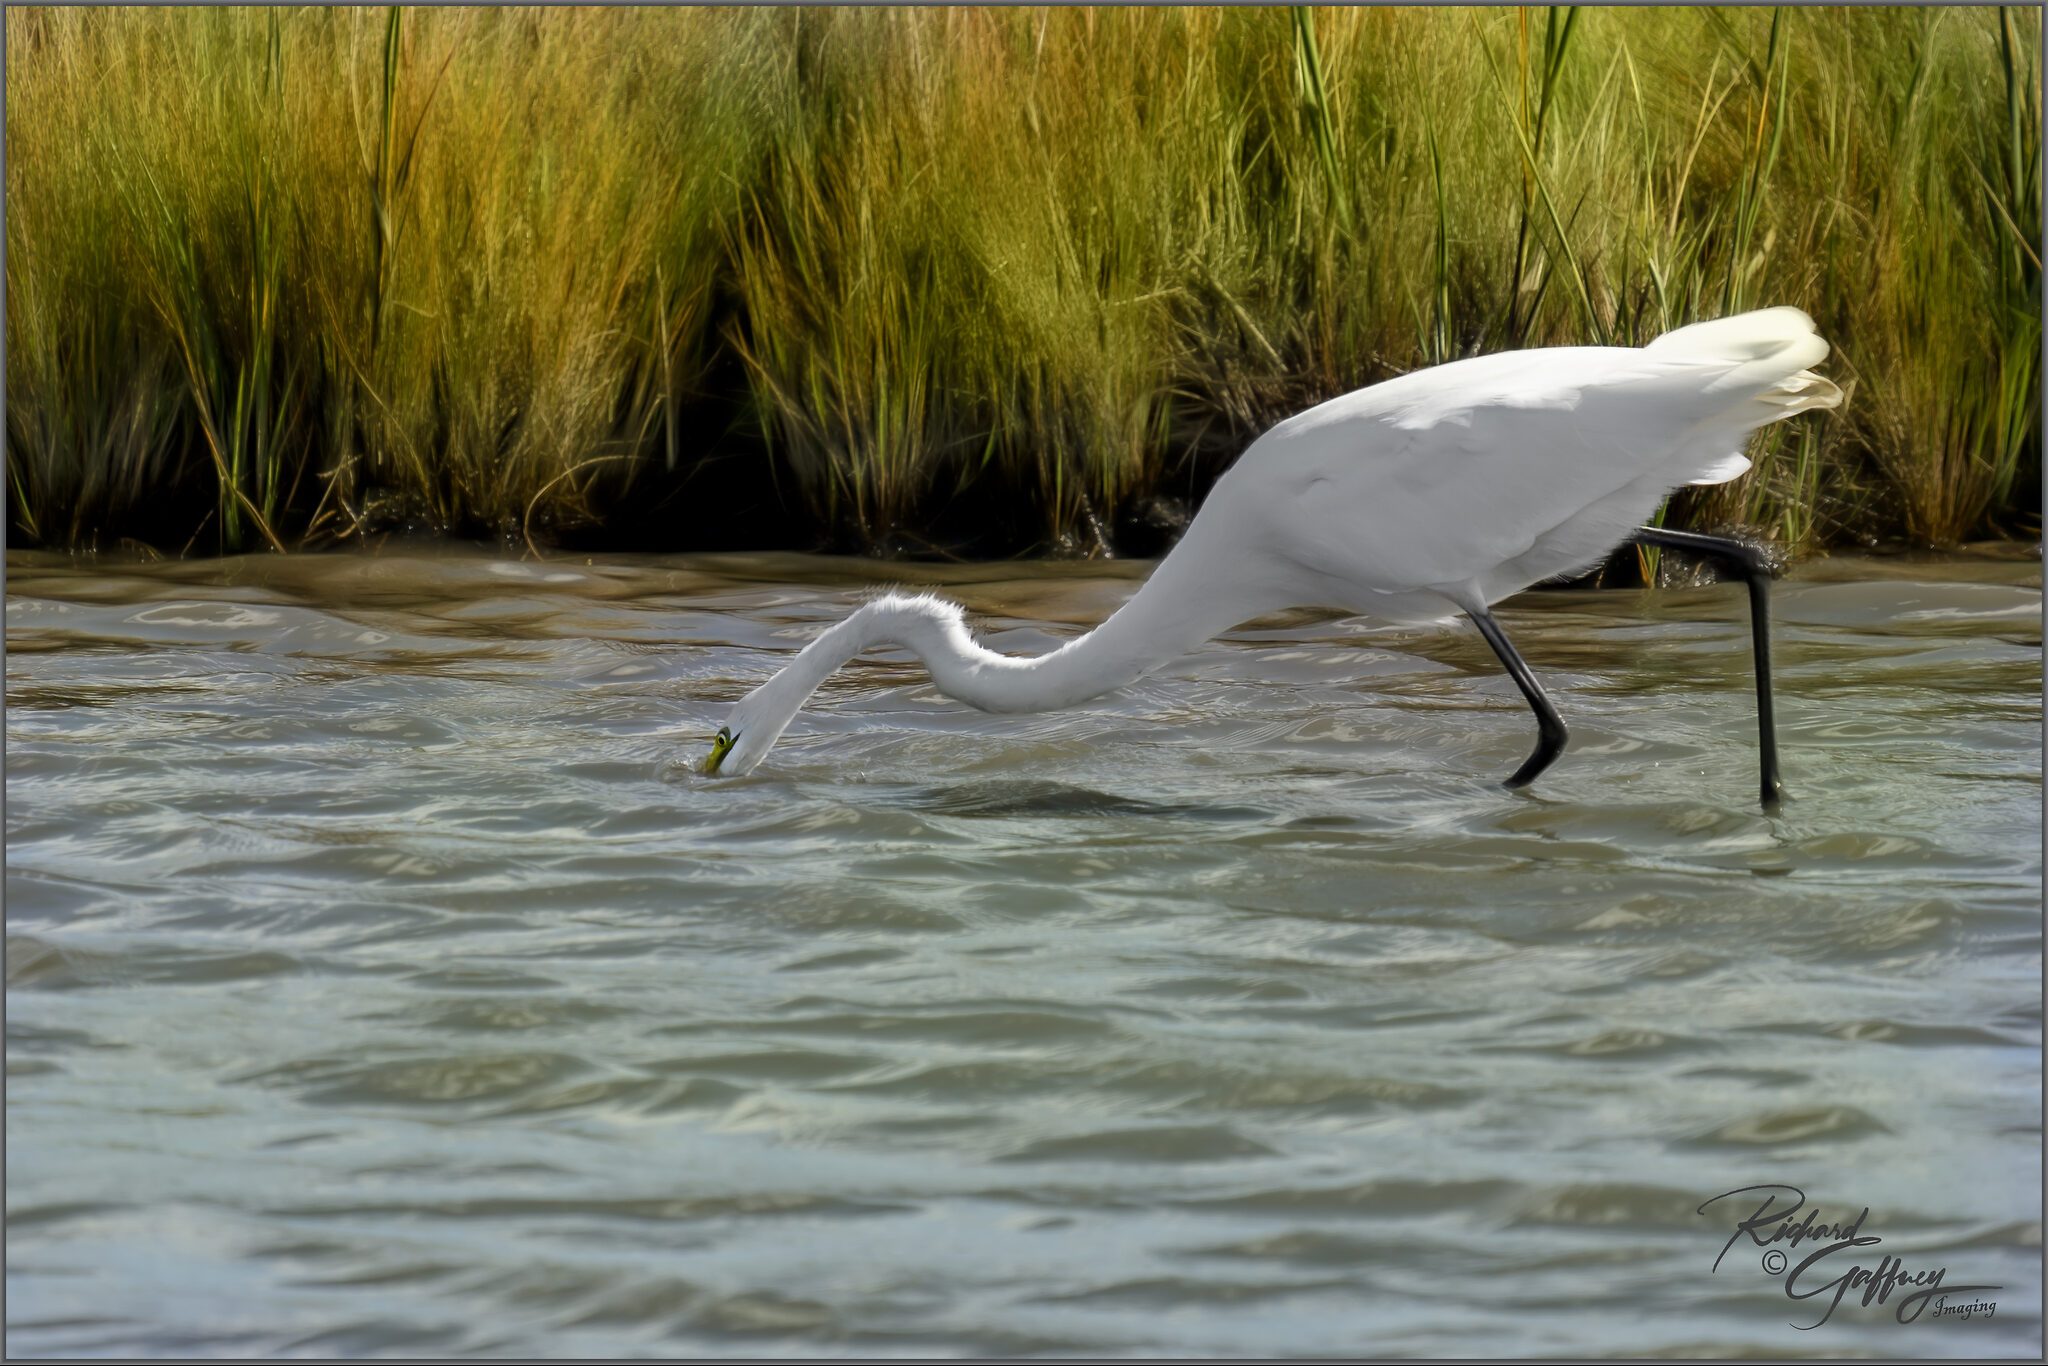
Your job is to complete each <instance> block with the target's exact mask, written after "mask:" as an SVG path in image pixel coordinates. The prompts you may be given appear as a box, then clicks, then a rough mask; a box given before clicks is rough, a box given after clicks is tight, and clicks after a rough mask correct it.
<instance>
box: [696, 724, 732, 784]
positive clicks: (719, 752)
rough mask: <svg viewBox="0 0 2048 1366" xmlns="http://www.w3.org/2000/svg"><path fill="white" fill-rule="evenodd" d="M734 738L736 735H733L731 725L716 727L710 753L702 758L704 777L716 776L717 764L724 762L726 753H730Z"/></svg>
mask: <svg viewBox="0 0 2048 1366" xmlns="http://www.w3.org/2000/svg"><path fill="white" fill-rule="evenodd" d="M735 738H737V737H735V736H734V735H733V733H732V728H731V727H729V726H720V727H719V728H718V734H717V735H716V736H714V737H713V738H712V741H711V754H710V756H709V757H708V758H706V759H705V760H704V776H705V777H707V778H715V777H717V776H718V766H719V765H720V764H722V763H724V762H725V756H726V755H728V754H730V753H732V744H733V741H734V739H735Z"/></svg>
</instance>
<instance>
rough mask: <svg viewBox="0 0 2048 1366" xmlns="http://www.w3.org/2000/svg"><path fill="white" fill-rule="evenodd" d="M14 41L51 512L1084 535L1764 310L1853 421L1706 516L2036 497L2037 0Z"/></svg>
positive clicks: (855, 19) (11, 504)
mask: <svg viewBox="0 0 2048 1366" xmlns="http://www.w3.org/2000/svg"><path fill="white" fill-rule="evenodd" d="M6 23H7V38H8V51H9V63H8V76H7V91H6V99H7V114H8V126H7V139H8V147H7V150H8V165H7V202H8V209H9V211H8V215H7V234H8V237H7V247H8V255H7V327H8V352H7V378H6V383H7V399H8V403H7V427H6V433H7V434H6V468H7V482H8V496H7V504H8V514H9V517H10V519H11V523H12V526H13V529H14V533H15V536H16V539H17V540H34V541H39V542H42V543H46V544H53V545H92V544H100V545H111V544H113V543H115V542H116V541H117V540H119V539H120V538H122V537H123V536H139V537H143V538H145V539H149V540H152V541H154V542H156V543H158V544H164V545H167V546H168V547H169V548H179V547H182V546H185V545H187V544H190V545H192V546H194V547H195V548H206V549H243V548H257V547H263V546H273V547H282V546H288V545H292V544H298V543H303V542H306V541H309V540H310V541H312V542H315V543H324V542H327V541H329V540H332V539H336V538H339V539H348V538H352V537H355V536H359V535H362V534H365V533H367V532H369V531H372V530H375V529H378V528H382V527H390V526H403V525H413V526H425V527H435V528H440V529H444V530H448V531H454V532H458V533H463V534H473V535H495V536H504V537H510V538H514V539H515V540H517V541H519V542H520V543H522V544H525V543H531V544H534V545H538V544H540V543H541V541H543V540H545V539H547V538H548V537H550V536H564V535H570V534H575V533H576V529H577V528H578V527H579V526H580V527H584V528H586V529H595V530H597V531H599V532H601V531H602V530H603V528H604V527H606V526H607V525H611V526H616V527H619V528H622V529H623V528H630V530H622V531H621V533H620V534H622V535H630V536H632V537H633V538H635V539H636V540H637V541H638V542H639V543H646V544H657V545H667V546H688V545H694V544H706V543H713V542H716V543H721V544H730V543H734V542H735V541H745V540H747V539H749V538H750V537H751V538H753V539H756V540H771V539H772V540H780V541H782V542H785V543H786V542H787V541H788V540H789V539H790V535H789V531H788V524H789V523H794V524H796V525H797V526H800V527H804V528H809V529H810V530H811V531H812V532H814V533H815V534H816V536H817V537H818V538H819V539H820V541H821V542H822V543H834V544H839V545H843V546H850V547H873V546H879V545H889V544H901V543H903V542H904V541H905V540H906V538H908V539H911V540H915V539H916V537H917V536H919V535H920V534H938V533H937V532H936V531H935V530H934V529H935V528H940V527H951V528H952V530H951V531H949V532H947V533H946V534H948V535H956V536H957V535H958V534H959V525H958V524H959V521H960V518H961V516H963V515H966V514H962V513H959V512H956V511H949V508H952V509H972V510H973V511H972V517H973V518H975V519H979V522H980V523H982V524H985V526H986V527H987V528H988V534H987V535H986V536H984V537H983V538H982V539H981V541H980V542H979V543H978V544H975V545H973V546H972V547H971V548H975V549H980V550H990V549H1005V548H1007V549H1021V548H1027V547H1029V546H1031V545H1037V546H1039V547H1047V546H1067V547H1071V548H1074V549H1077V550H1083V551H1092V550H1097V549H1100V548H1103V547H1104V546H1106V545H1108V544H1111V543H1113V542H1114V540H1115V539H1116V535H1117V530H1116V528H1117V526H1118V518H1119V516H1120V515H1121V514H1122V513H1123V512H1124V511H1125V510H1127V509H1129V508H1132V507H1133V506H1135V505H1136V504H1137V503H1138V501H1139V500H1141V499H1143V498H1145V497H1147V496H1149V495H1153V494H1160V493H1166V494H1174V495H1180V496H1187V495H1199V493H1200V491H1201V490H1202V488H1203V487H1204V486H1205V484H1206V481H1207V480H1209V479H1210V478H1213V477H1214V475H1215V473H1216V472H1217V471H1218V470H1220V469H1221V468H1222V467H1223V466H1224V465H1225V464H1226V463H1227V462H1228V460H1229V459H1231V458H1232V457H1234V455H1235V454H1236V452H1237V451H1239V450H1241V449H1242V447H1243V445H1244V444H1245V443H1246V442H1248V441H1249V440H1250V439H1252V438H1253V437H1254V436H1256V435H1257V433H1258V432H1259V431H1260V430H1262V429H1263V428H1264V427H1265V426H1266V425H1268V424H1270V423H1271V422H1272V421H1274V420H1275V419H1277V418H1278V417H1281V416H1284V415H1285V414H1287V413H1289V412H1291V411H1294V410H1297V409H1299V408H1300V407H1303V406H1306V405H1307V404H1310V403H1313V402H1315V401H1317V400H1319V399H1322V398H1324V397H1328V396H1329V395H1331V394H1334V393H1338V392H1341V391H1343V390H1345V389H1348V388H1351V387H1355V386H1357V385H1359V384H1364V383H1369V382H1372V381H1374V380H1377V379H1380V378H1384V377H1387V376H1389V375H1392V374H1396V373H1400V372H1402V371H1404V370H1406V369H1410V368H1413V367H1414V366H1417V365H1423V364H1431V363H1436V362H1439V361H1443V360H1449V359H1455V358H1456V357H1459V356H1463V355H1470V354H1474V353H1477V352H1481V351H1487V350H1493V349H1499V348H1503V347H1512V346H1537V345H1551V344H1561V343H1589V342H1590V343H1599V342H1612V343H1615V344H1639V343H1641V342H1643V341H1647V340H1648V339H1649V338H1651V337H1653V336H1655V335H1656V334H1657V333H1659V332H1661V331H1663V330H1666V329H1668V328H1670V327H1674V326H1678V325H1680V324H1682V323H1684V322H1687V321H1691V320H1694V319H1696V318H1700V317H1707V316H1714V315H1716V314H1720V313H1725V312H1730V311H1734V310H1737V309H1741V308H1747V307H1755V306H1760V305H1763V304H1769V303H1792V304H1797V305H1799V306H1801V307H1804V308H1806V309H1807V310H1808V311H1809V312H1811V313H1813V314H1814V315H1815V317H1816V318H1817V319H1818V321H1819V323H1820V325H1821V328H1822V330H1823V332H1824V333H1825V334H1826V335H1827V336H1828V337H1829V338H1830V339H1831V340H1832V341H1833V342H1834V343H1835V345H1836V354H1835V358H1834V360H1833V361H1832V362H1831V368H1832V373H1834V374H1836V376H1837V377H1838V378H1840V379H1842V380H1843V381H1845V382H1846V383H1847V384H1848V385H1850V386H1852V400H1851V402H1850V404H1849V405H1848V406H1847V407H1845V408H1844V409H1843V410H1841V411H1840V412H1838V413H1835V414H1833V415H1830V416H1827V417H1814V418H1807V419H1802V420H1801V422H1800V423H1798V424H1794V425H1793V427H1792V428H1790V429H1786V430H1776V429H1774V430H1773V431H1771V432H1769V433H1767V434H1765V435H1764V436H1762V437H1760V438H1759V441H1758V445H1757V447H1756V449H1755V451H1754V452H1753V454H1754V456H1755V458H1756V469H1755V472H1754V473H1753V474H1752V475H1750V476H1749V477H1748V478H1747V479H1745V480H1744V481H1743V482H1741V483H1740V484H1737V485H1734V486H1730V487H1727V488H1722V489H1716V490H1709V491H1698V492H1694V493H1690V494H1688V495H1687V496H1685V497H1684V498H1682V499H1679V500H1678V501H1677V502H1676V503H1675V504H1674V505H1673V507H1672V508H1671V510H1670V516H1671V517H1672V518H1673V519H1674V520H1676V521H1678V522H1681V523H1690V524H1709V523H1719V522H1734V521H1740V522H1746V523H1749V524H1752V525H1755V526H1759V527H1762V528H1764V529H1766V530H1767V531H1768V532H1770V533H1771V534H1773V535H1775V536H1777V537H1778V538H1779V539H1781V540H1782V541H1784V542H1785V543H1787V544H1788V545H1790V546H1793V547H1795V548H1804V547H1808V546H1815V545H1828V544H1836V543H1843V542H1854V541H1858V540H1864V539H1870V538H1873V537H1875V538H1887V537H1891V538H1901V539H1905V540H1908V541H1910V542H1913V543H1918V544H1929V545H1940V544H1949V543H1953V542H1955V541H1957V540H1960V539H1963V538H1966V537H1969V536H1973V535H1981V534H1985V533H1987V532H1996V531H2000V530H2004V531H2009V532H2025V533H2030V534H2031V533H2033V532H2035V531H2036V530H2037V526H2038V524H2037V523H2036V522H2034V521H2033V520H2032V518H2031V515H2030V501H2031V500H2032V499H2033V498H2034V497H2036V496H2037V495H2038V488H2039V468H2040V454H2039V448H2040V418H2039V410H2040V394H2039V384H2038V376H2039V370H2040V354H2041V352H2040V348H2041V336H2040V323H2039V319H2040V288H2041V261H2040V251H2041V203H2040V201H2041V185H2040V178H2039V166H2040V146H2039V137H2038V129H2039V117H2040V115H2039V111H2040V79H2041V77H2040V70H2039V64H2038V60H2037V55H2036V54H2037V53H2038V51H2039V38H2040V34H2039V18H2038V14H2037V13H2036V12H2035V11H2032V10H2021V9H2009V10H2000V9H1989V8H1975V9H1947V10H1897V9H1805V8H1801V7H1793V6H1786V7H1781V8H1778V9H1769V10H1758V9H1665V10H1613V9H1605V8H1598V7H1583V8H1581V7H1558V8H1545V9H1536V8H1524V9H1491V10H1475V9H1414V10H1407V9H1386V8H1372V9H1343V10H1317V9H1294V10H1272V9H1267V10H1236V9H1231V10H1218V9H1152V10H1087V9H1066V8H1054V9H891V10H875V9H868V10H837V9H831V10H827V9H815V10H813V9H781V10H687V11H664V10H590V9H571V10H474V9H431V10H429V9H421V10H408V9H399V8H387V9H382V10H365V9H329V10H292V11H284V10H275V9H271V10H233V9H230V10H211V11H172V10H155V9H133V10H67V9H32V8H16V9H11V10H9V12H8V14H7V19H6ZM949 518H951V519H952V520H951V521H949ZM746 519H751V521H746ZM736 522H745V525H744V526H739V527H736V526H735V523H736ZM778 523H780V524H781V525H777V524H778ZM714 532H715V533H716V534H715V535H714V534H713V533H714ZM584 534H586V535H587V534H590V532H589V530H586V532H585V533H584Z"/></svg>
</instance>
